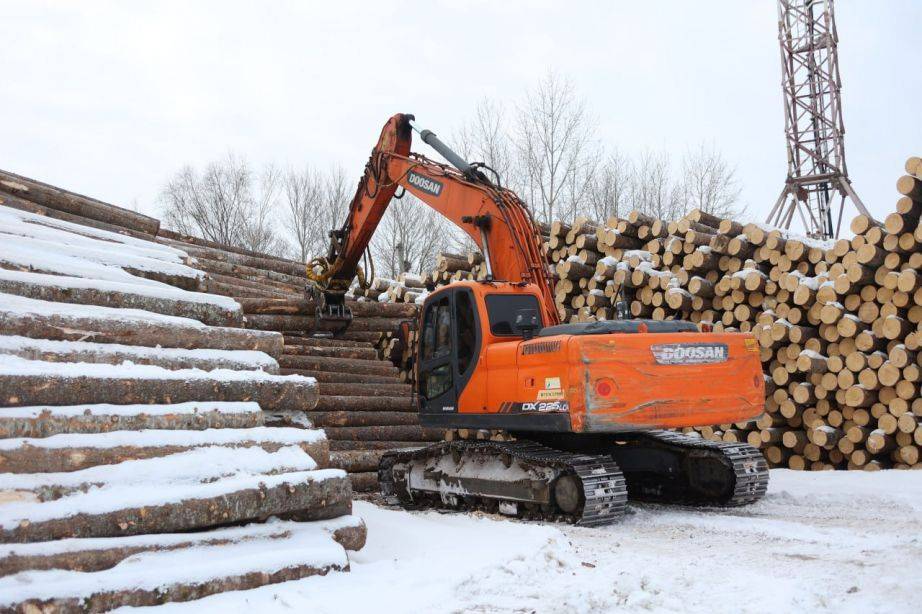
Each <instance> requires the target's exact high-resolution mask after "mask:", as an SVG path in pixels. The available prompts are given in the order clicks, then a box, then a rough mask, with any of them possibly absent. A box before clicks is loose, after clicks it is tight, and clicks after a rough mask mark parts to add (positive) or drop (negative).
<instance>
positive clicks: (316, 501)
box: [0, 173, 364, 611]
mask: <svg viewBox="0 0 922 614" xmlns="http://www.w3.org/2000/svg"><path fill="white" fill-rule="evenodd" d="M0 178H3V179H4V181H6V183H2V182H0V199H2V200H5V201H10V200H12V199H15V207H14V208H10V207H0V218H2V220H0V221H2V223H0V234H2V235H3V238H4V240H5V241H4V245H5V246H7V247H9V248H10V249H4V252H3V254H2V255H0V608H3V609H7V608H10V609H12V608H20V609H29V608H31V607H39V608H60V609H85V610H93V611H98V610H104V609H110V608H113V607H117V606H120V605H151V604H156V603H162V602H165V601H174V600H188V599H194V598H198V597H201V596H205V595H207V594H211V593H214V592H219V591H223V590H235V589H241V588H251V587H255V586H259V585H262V584H266V583H271V582H278V581H284V580H290V579H296V578H300V577H304V576H307V575H312V574H318V573H320V574H323V573H327V572H328V571H330V570H337V569H343V570H345V569H348V564H349V561H348V556H347V554H346V549H357V548H360V547H361V546H362V544H363V543H364V525H363V524H362V522H361V520H360V519H358V518H355V517H352V516H350V515H349V514H350V512H351V493H352V491H351V488H350V485H349V481H348V479H347V477H346V475H345V473H344V472H343V471H341V470H339V469H333V468H330V456H329V441H328V440H327V438H326V436H325V435H324V433H323V432H322V431H321V430H316V429H312V428H290V427H289V428H276V427H270V426H266V413H265V411H283V410H284V411H296V410H298V411H300V410H307V409H312V408H313V407H314V406H315V405H316V403H317V396H318V394H317V382H316V380H314V379H313V378H310V377H305V376H301V375H281V374H279V366H278V361H277V359H278V358H279V357H280V356H281V353H282V348H283V338H282V336H281V335H280V334H278V333H272V332H263V331H255V330H245V329H241V328H239V326H240V325H241V324H242V322H243V312H242V310H241V308H240V306H239V305H238V304H237V303H236V302H235V301H233V300H230V299H228V298H226V297H222V296H216V295H212V294H203V293H201V292H195V291H193V290H198V289H202V288H204V287H206V286H207V282H208V277H207V275H206V274H204V273H203V272H202V271H200V270H198V269H196V268H194V267H192V266H189V264H190V262H191V260H190V259H189V256H188V255H187V254H186V253H184V252H182V251H181V250H179V249H176V248H175V247H170V246H166V245H162V244H157V243H154V242H151V241H149V240H145V239H144V238H143V236H144V234H145V230H149V228H148V227H147V226H144V225H143V224H145V220H144V219H140V220H138V219H136V218H133V217H132V215H131V214H130V212H125V214H126V215H125V216H121V214H119V213H118V211H114V210H112V209H107V208H102V207H101V205H100V204H99V203H98V201H92V200H91V199H84V197H80V196H79V195H73V194H70V193H64V192H63V191H61V190H57V189H56V188H51V187H50V186H44V184H39V183H37V182H31V180H29V181H20V182H18V183H17V184H16V186H13V187H10V185H8V184H9V180H7V179H6V176H5V175H3V174H2V173H0ZM20 179H22V178H20ZM39 189H41V190H42V192H41V195H42V196H41V198H42V202H41V203H32V201H29V200H27V199H28V198H29V197H30V195H31V194H34V193H38V190H39ZM9 190H13V191H15V194H12V193H11V192H9ZM80 199H84V200H80ZM30 203H31V204H30ZM6 204H9V203H8V202H7V203H6ZM33 205H34V206H33ZM56 206H59V207H62V209H60V210H59V209H56V208H55V207H56ZM78 213H79V214H80V215H78ZM142 217H143V216H142ZM86 220H90V222H92V223H90V222H87V223H86V224H75V223H74V222H75V221H86ZM126 220H129V222H130V221H131V220H134V222H131V223H132V224H135V223H140V224H141V226H137V225H136V224H135V225H133V226H126V227H125V228H124V232H119V226H118V224H120V223H129V222H126ZM154 231H156V229H154ZM264 410H265V411H264ZM273 517H276V518H283V520H275V521H273V522H270V523H268V524H264V521H266V520H267V519H269V518H273ZM228 525H236V526H234V527H232V528H217V527H226V526H228ZM189 531H196V532H195V533H189ZM260 553H262V554H260ZM256 555H259V556H256ZM216 562H220V564H216ZM139 576H140V577H144V578H146V580H144V581H143V582H138V577H139Z"/></svg>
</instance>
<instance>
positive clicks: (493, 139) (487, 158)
mask: <svg viewBox="0 0 922 614" xmlns="http://www.w3.org/2000/svg"><path fill="white" fill-rule="evenodd" d="M452 140H453V141H454V144H455V147H457V148H458V151H459V153H460V154H461V156H462V157H463V158H465V159H466V160H467V161H468V162H483V163H484V164H486V165H487V166H489V167H490V168H491V169H493V170H494V171H496V173H497V175H499V179H500V182H501V183H502V185H503V186H505V187H512V188H513V189H516V187H517V186H518V185H519V184H520V183H521V181H520V174H521V168H520V167H519V165H518V164H517V163H516V156H515V152H514V146H513V143H512V139H511V138H510V135H509V132H508V131H507V130H506V111H505V108H504V107H503V106H502V105H501V104H500V103H497V102H495V101H493V100H490V99H488V98H483V99H481V100H480V102H478V103H477V107H476V108H475V109H474V116H473V118H471V120H470V121H469V122H467V123H466V124H464V125H463V126H461V128H460V129H459V130H458V132H457V133H456V134H455V136H454V137H453V139H452Z"/></svg>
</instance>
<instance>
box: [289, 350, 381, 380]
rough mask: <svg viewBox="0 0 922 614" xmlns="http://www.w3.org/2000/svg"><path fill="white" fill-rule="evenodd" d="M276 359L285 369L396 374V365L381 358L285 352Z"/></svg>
mask: <svg viewBox="0 0 922 614" xmlns="http://www.w3.org/2000/svg"><path fill="white" fill-rule="evenodd" d="M278 361H279V366H281V367H284V368H286V369H308V370H315V371H337V372H340V373H361V374H363V375H391V376H393V375H397V367H395V366H394V365H392V364H390V363H389V362H384V361H381V360H362V359H355V358H332V357H326V356H297V355H291V354H285V355H282V356H280V357H279V359H278Z"/></svg>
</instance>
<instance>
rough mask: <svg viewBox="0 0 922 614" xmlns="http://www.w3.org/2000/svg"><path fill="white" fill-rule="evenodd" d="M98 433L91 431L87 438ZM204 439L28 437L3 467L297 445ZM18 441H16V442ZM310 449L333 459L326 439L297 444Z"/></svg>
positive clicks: (56, 467)
mask: <svg viewBox="0 0 922 614" xmlns="http://www.w3.org/2000/svg"><path fill="white" fill-rule="evenodd" d="M92 437H94V436H92V435H87V438H92ZM201 441H202V442H203V443H196V444H194V445H193V444H188V445H186V444H183V445H180V444H176V443H171V442H169V441H168V440H167V439H164V440H162V441H157V440H156V439H155V438H145V439H143V440H142V439H138V440H137V441H136V442H134V443H132V444H131V445H120V446H111V447H105V448H102V447H98V446H95V445H90V443H91V442H90V441H89V440H88V439H85V438H82V437H81V438H79V439H75V441H74V442H73V444H72V445H69V446H65V447H50V446H48V445H42V444H45V443H46V442H42V441H41V440H31V442H30V440H24V441H22V442H21V443H19V445H16V446H9V445H7V446H5V447H3V448H2V449H0V468H2V470H3V471H5V472H7V473H55V472H59V471H78V470H80V469H86V468H88V467H95V466H96V465H113V464H116V463H121V462H123V461H127V460H140V459H145V458H156V457H161V456H168V455H170V454H178V453H180V452H185V451H187V450H191V449H193V448H196V447H200V446H205V445H221V446H224V447H241V448H248V447H253V446H259V447H260V448H262V449H264V450H266V451H267V452H275V451H277V450H278V449H279V448H282V447H285V446H289V445H294V444H291V443H285V442H279V441H272V440H271V439H266V440H264V439H257V438H255V437H254V438H253V439H250V440H246V439H242V440H241V441H239V442H237V443H234V444H233V445H230V444H225V443H221V440H220V439H215V440H214V441H213V442H211V443H209V439H208V438H207V437H205V438H202V439H201ZM14 443H15V442H14ZM297 445H298V446H299V447H300V448H301V449H302V450H304V451H305V452H307V454H308V455H310V457H311V458H313V459H314V461H316V462H317V464H318V465H319V466H320V467H327V466H328V465H329V462H330V445H329V441H328V440H326V439H320V440H318V441H311V442H307V441H302V442H301V443H299V444H297Z"/></svg>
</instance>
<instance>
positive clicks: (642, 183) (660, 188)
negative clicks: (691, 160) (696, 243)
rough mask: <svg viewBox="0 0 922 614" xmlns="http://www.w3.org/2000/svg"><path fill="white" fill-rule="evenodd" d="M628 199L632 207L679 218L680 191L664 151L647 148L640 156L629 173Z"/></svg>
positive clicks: (681, 207)
mask: <svg viewBox="0 0 922 614" xmlns="http://www.w3.org/2000/svg"><path fill="white" fill-rule="evenodd" d="M630 201H631V204H632V205H633V208H634V209H637V210H639V211H642V212H644V213H646V214H648V215H652V216H654V217H658V218H660V219H664V220H671V219H675V218H677V217H681V215H682V213H683V204H682V199H681V190H680V189H679V187H678V186H677V184H676V183H675V182H674V181H673V177H672V165H671V163H670V160H669V156H668V155H667V154H665V153H662V152H659V153H657V152H653V151H650V150H647V151H644V152H643V153H642V154H641V155H640V158H639V159H638V161H637V162H636V163H635V165H634V172H633V173H632V175H631V182H630Z"/></svg>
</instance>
